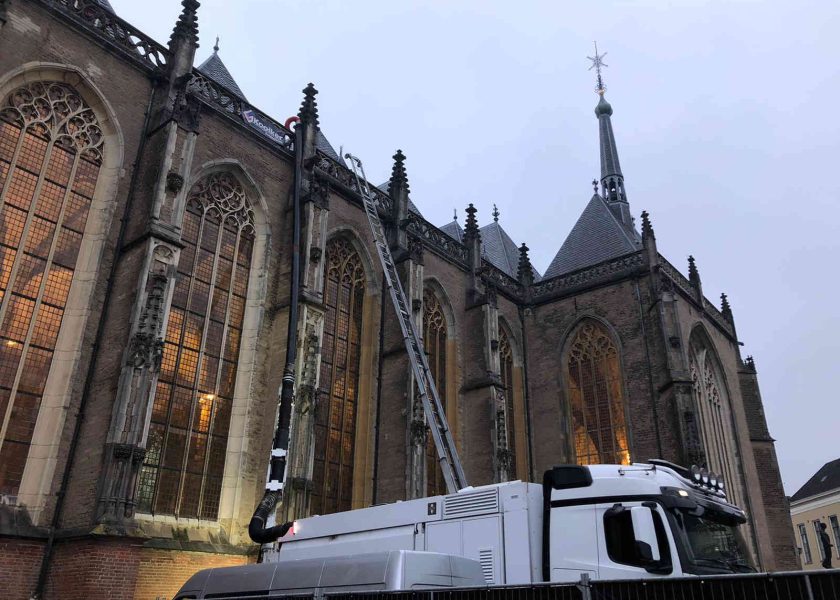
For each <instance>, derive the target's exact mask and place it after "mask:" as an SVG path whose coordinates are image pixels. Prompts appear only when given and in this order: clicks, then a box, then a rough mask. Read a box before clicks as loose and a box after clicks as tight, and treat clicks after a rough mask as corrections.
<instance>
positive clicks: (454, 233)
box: [439, 219, 464, 243]
mask: <svg viewBox="0 0 840 600" xmlns="http://www.w3.org/2000/svg"><path fill="white" fill-rule="evenodd" d="M439 229H440V230H441V231H442V232H443V233H445V234H446V235H448V236H449V237H451V238H452V239H454V240H457V241H459V242H461V243H463V242H464V230H463V229H462V228H461V224H460V223H458V221H456V220H454V219H453V220H452V221H450V222H449V223H447V224H446V225H444V226H443V227H440V228H439Z"/></svg>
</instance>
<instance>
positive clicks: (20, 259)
mask: <svg viewBox="0 0 840 600" xmlns="http://www.w3.org/2000/svg"><path fill="white" fill-rule="evenodd" d="M102 151H103V133H102V129H101V128H100V126H99V123H98V121H97V118H96V115H94V113H93V110H92V109H91V108H90V107H89V106H88V105H87V104H86V103H85V101H84V100H83V99H82V97H81V96H80V95H79V93H78V92H77V91H76V90H75V89H73V88H72V87H70V86H69V85H66V84H64V83H60V82H56V81H40V82H35V83H29V84H27V85H25V86H23V87H20V88H18V89H16V90H14V91H13V92H12V93H11V94H9V96H8V97H7V98H5V99H4V101H3V104H2V105H0V267H2V271H0V494H9V495H15V494H17V492H18V489H19V487H20V482H21V477H22V475H23V468H24V466H25V464H26V457H27V454H28V452H29V445H30V442H31V440H32V432H33V430H34V428H35V420H36V418H37V416H38V410H39V408H40V404H41V397H42V395H43V392H44V386H45V384H46V381H47V375H48V374H49V371H50V366H51V364H52V358H53V351H54V350H55V346H56V341H57V339H58V332H59V329H60V327H61V322H62V318H63V317H64V310H65V305H66V301H67V297H68V294H69V292H70V285H71V282H72V280H73V273H74V271H75V269H76V260H77V257H78V252H79V247H80V246H81V242H82V235H83V232H84V229H85V224H86V222H87V218H88V212H89V210H90V205H91V202H92V199H93V193H94V190H95V188H96V182H97V179H98V177H99V169H100V167H101V166H102Z"/></svg>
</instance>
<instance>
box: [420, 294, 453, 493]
mask: <svg viewBox="0 0 840 600" xmlns="http://www.w3.org/2000/svg"><path fill="white" fill-rule="evenodd" d="M446 329H447V326H446V316H445V315H444V314H443V307H441V305H440V301H439V300H438V299H437V296H435V295H434V293H433V292H432V291H431V290H429V289H425V290H424V291H423V347H424V350H425V351H426V357H427V358H428V360H429V368H430V369H431V371H432V379H433V380H434V382H435V387H436V388H437V391H438V395H439V396H440V403H441V404H442V405H443V407H444V408H445V407H446ZM445 493H446V482H445V481H444V479H443V471H441V468H440V464H439V463H438V456H437V448H435V442H434V439H433V438H432V433H431V431H427V432H426V495H427V496H436V495H438V494H445Z"/></svg>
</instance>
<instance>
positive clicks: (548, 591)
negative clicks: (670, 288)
mask: <svg viewBox="0 0 840 600" xmlns="http://www.w3.org/2000/svg"><path fill="white" fill-rule="evenodd" d="M324 597H325V598H329V599H330V600H478V599H479V598H481V599H488V600H837V599H840V569H831V570H826V571H794V572H789V573H749V574H744V575H710V576H706V577H679V578H673V579H634V580H621V581H590V580H589V579H588V578H586V577H584V578H583V579H581V580H580V581H578V582H577V583H567V584H534V585H527V586H499V587H484V588H450V589H441V590H434V591H432V590H422V591H420V590H418V591H410V592H357V593H351V594H346V593H345V594H326V595H325V596H324Z"/></svg>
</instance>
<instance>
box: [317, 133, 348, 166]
mask: <svg viewBox="0 0 840 600" xmlns="http://www.w3.org/2000/svg"><path fill="white" fill-rule="evenodd" d="M315 147H316V148H317V149H318V150H320V151H321V152H323V153H324V154H326V155H327V156H329V157H330V158H331V159H333V160H334V161H337V162H338V163H340V164H342V165H346V164H347V163H345V162H344V159H343V158H342V157H341V155H339V153H338V152H336V151H335V148H333V147H332V144H330V141H329V140H328V139H327V136H325V135H324V134H323V132H322V131H321V129H320V128H319V129H318V133H317V134H316V135H315Z"/></svg>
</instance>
